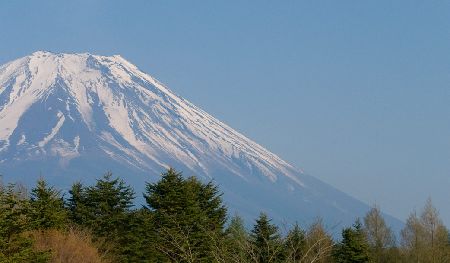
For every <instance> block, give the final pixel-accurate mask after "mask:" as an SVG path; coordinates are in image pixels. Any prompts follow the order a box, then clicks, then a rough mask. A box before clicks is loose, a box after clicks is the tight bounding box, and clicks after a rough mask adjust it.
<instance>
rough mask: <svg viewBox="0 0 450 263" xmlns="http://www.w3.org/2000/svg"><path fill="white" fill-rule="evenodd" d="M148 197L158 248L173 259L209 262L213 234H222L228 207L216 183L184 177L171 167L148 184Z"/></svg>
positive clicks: (214, 235)
mask: <svg viewBox="0 0 450 263" xmlns="http://www.w3.org/2000/svg"><path fill="white" fill-rule="evenodd" d="M144 197H145V199H146V201H147V205H148V209H149V210H150V211H152V212H153V216H154V222H155V225H154V231H155V233H156V236H157V238H158V242H157V243H158V250H159V251H161V253H163V254H164V255H166V257H168V258H169V259H170V260H173V261H186V262H193V261H197V262H199V261H200V262H202V261H205V262H209V261H211V260H212V255H211V245H212V244H211V242H209V240H210V239H211V237H217V236H220V235H222V234H223V233H222V232H223V227H224V223H225V221H226V208H225V207H224V206H223V204H222V200H221V194H219V192H218V189H217V187H216V186H214V185H213V184H211V183H209V184H202V183H201V182H200V181H198V180H197V179H196V178H194V177H190V178H188V179H184V178H183V177H182V175H181V173H178V172H177V171H175V170H174V169H169V170H168V171H167V172H165V173H163V174H162V177H161V180H159V181H158V182H157V183H153V184H152V183H148V184H147V186H146V193H145V194H144Z"/></svg>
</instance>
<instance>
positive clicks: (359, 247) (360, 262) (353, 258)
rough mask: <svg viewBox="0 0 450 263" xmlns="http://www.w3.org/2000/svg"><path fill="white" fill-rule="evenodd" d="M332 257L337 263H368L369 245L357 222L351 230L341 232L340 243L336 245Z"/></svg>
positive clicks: (346, 229)
mask: <svg viewBox="0 0 450 263" xmlns="http://www.w3.org/2000/svg"><path fill="white" fill-rule="evenodd" d="M334 257H335V259H336V262H337V263H350V262H351V263H364V262H369V245H368V243H367V239H366V236H365V234H364V231H363V229H362V226H361V223H360V221H359V220H357V221H356V222H355V224H354V225H353V227H352V228H345V229H344V230H343V231H342V241H341V242H340V243H339V244H337V245H336V249H335V252H334Z"/></svg>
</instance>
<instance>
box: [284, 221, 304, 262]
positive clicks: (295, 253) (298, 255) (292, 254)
mask: <svg viewBox="0 0 450 263" xmlns="http://www.w3.org/2000/svg"><path fill="white" fill-rule="evenodd" d="M284 247H285V256H286V261H288V262H300V260H302V259H303V257H304V256H305V253H306V236H305V231H303V230H302V229H301V228H300V226H299V225H298V224H297V223H296V224H295V225H294V227H293V228H292V229H291V230H289V233H288V234H287V237H286V240H285V242H284Z"/></svg>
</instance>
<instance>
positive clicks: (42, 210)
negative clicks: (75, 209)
mask: <svg viewBox="0 0 450 263" xmlns="http://www.w3.org/2000/svg"><path fill="white" fill-rule="evenodd" d="M30 205H31V209H30V214H31V224H32V226H33V228H34V229H50V228H55V229H62V228H64V227H65V226H66V224H67V219H68V215H67V211H66V209H65V208H64V201H63V198H62V196H61V194H60V192H59V191H58V190H56V189H55V188H54V187H51V186H48V185H47V183H46V182H45V181H44V180H43V179H39V180H38V182H37V185H36V187H35V188H33V189H32V190H31V198H30Z"/></svg>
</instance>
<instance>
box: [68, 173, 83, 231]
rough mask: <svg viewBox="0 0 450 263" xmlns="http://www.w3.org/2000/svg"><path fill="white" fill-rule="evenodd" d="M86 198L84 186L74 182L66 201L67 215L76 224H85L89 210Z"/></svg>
mask: <svg viewBox="0 0 450 263" xmlns="http://www.w3.org/2000/svg"><path fill="white" fill-rule="evenodd" d="M86 198H87V196H86V189H85V187H84V186H83V185H82V184H81V182H75V183H74V184H73V185H72V187H71V189H70V190H69V198H68V199H67V202H66V206H67V210H68V213H69V215H68V216H69V219H70V221H71V222H73V223H75V224H78V225H83V224H87V221H88V216H89V210H88V207H87V205H88V202H87V200H86Z"/></svg>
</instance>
